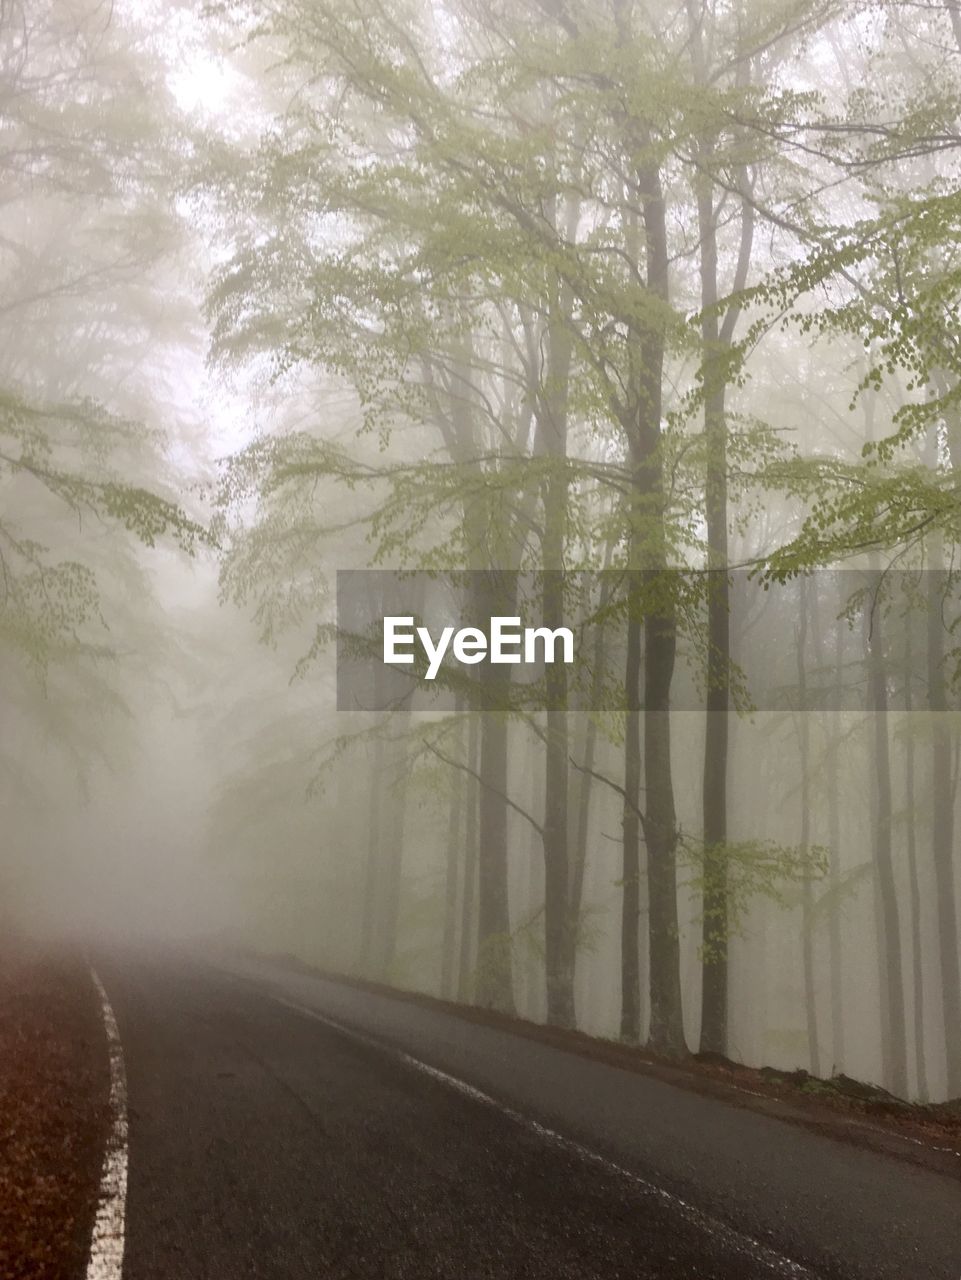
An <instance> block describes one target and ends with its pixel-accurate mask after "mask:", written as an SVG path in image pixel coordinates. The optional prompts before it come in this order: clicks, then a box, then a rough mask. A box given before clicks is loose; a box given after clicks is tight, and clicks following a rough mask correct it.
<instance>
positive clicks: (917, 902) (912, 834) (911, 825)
mask: <svg viewBox="0 0 961 1280" xmlns="http://www.w3.org/2000/svg"><path fill="white" fill-rule="evenodd" d="M912 623H913V615H912V611H911V609H910V608H909V609H908V610H907V611H906V613H905V619H904V626H905V636H904V709H905V712H906V713H907V717H908V725H907V729H908V732H907V737H906V739H905V744H904V790H905V797H904V799H905V806H906V809H907V812H906V815H905V821H906V843H907V854H908V878H909V880H910V885H911V974H912V979H913V985H914V992H913V994H914V1001H913V1004H914V1065H915V1071H916V1073H917V1082H918V1084H917V1094H918V1098H919V1099H920V1100H921V1101H922V1102H926V1101H927V1099H928V1067H927V1061H926V1056H925V1047H924V971H923V959H922V957H923V948H922V938H921V884H920V880H919V878H918V840H917V823H916V821H915V805H916V786H915V760H914V754H915V753H914V725H913V723H912V712H913V710H914V691H913V689H912V688H911V681H912V680H913V678H914V670H913V667H914V661H913V659H914V654H913V652H912V648H913V646H912V643H911V641H912V635H911V632H912V629H913V625H912Z"/></svg>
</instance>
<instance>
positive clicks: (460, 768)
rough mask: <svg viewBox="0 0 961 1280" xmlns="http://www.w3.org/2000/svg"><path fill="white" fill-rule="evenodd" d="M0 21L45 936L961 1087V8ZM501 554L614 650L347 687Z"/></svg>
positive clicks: (517, 7)
mask: <svg viewBox="0 0 961 1280" xmlns="http://www.w3.org/2000/svg"><path fill="white" fill-rule="evenodd" d="M0 60H2V72H0V121H2V129H0V175H2V195H0V200H2V204H0V219H2V222H0V274H2V279H3V284H4V287H3V290H2V291H0V332H2V341H0V493H2V507H0V698H2V709H3V710H2V718H0V832H2V853H0V876H2V885H3V908H2V910H3V920H4V922H5V923H6V924H9V923H10V922H11V921H28V922H29V924H30V927H31V928H32V929H34V930H36V931H37V932H38V933H43V932H45V931H50V932H54V933H64V932H66V933H71V934H77V935H81V936H84V937H101V938H102V937H105V936H108V935H109V936H130V937H134V938H143V937H147V936H153V935H157V936H162V937H165V938H170V939H184V938H190V939H206V940H208V941H210V942H211V943H216V944H217V945H224V946H228V947H232V948H246V949H249V950H251V951H254V952H259V953H262V954H278V953H279V954H285V955H289V956H295V957H298V958H299V959H300V960H301V961H303V962H304V963H307V964H311V965H315V966H317V967H318V968H319V969H322V970H324V971H327V972H331V973H338V974H346V975H352V976H355V977H360V978H364V979H368V980H371V981H375V982H379V983H385V984H388V985H390V986H394V987H398V988H403V989H407V990H414V991H419V992H425V993H428V994H432V995H435V996H440V997H443V998H444V999H446V1000H450V1001H456V1002H461V1003H467V1004H473V1005H476V1006H479V1007H481V1008H484V1009H489V1010H494V1011H498V1012H500V1013H504V1014H509V1015H515V1014H516V1015H517V1016H519V1017H521V1018H526V1019H530V1020H533V1021H536V1022H546V1023H548V1024H550V1025H551V1026H554V1027H558V1028H578V1029H580V1030H583V1031H585V1032H588V1033H589V1034H591V1035H594V1036H600V1037H608V1038H612V1039H620V1040H622V1041H624V1042H626V1043H628V1044H633V1045H645V1046H646V1047H647V1049H648V1050H650V1052H651V1053H653V1054H656V1055H660V1056H662V1057H664V1058H667V1059H681V1058H686V1057H687V1056H688V1055H691V1054H700V1055H702V1058H704V1059H705V1060H712V1058H730V1059H733V1060H735V1061H737V1062H743V1063H746V1064H749V1065H752V1066H761V1065H768V1064H769V1065H772V1066H775V1067H778V1068H783V1069H786V1070H791V1069H794V1068H803V1069H804V1070H805V1071H807V1072H809V1073H810V1076H811V1077H812V1078H815V1080H816V1081H817V1080H829V1079H830V1078H831V1077H832V1076H838V1075H840V1074H843V1075H845V1076H848V1077H852V1078H854V1079H857V1080H863V1081H869V1082H873V1083H875V1084H877V1085H880V1086H883V1088H885V1089H887V1090H889V1091H890V1092H891V1093H893V1094H895V1095H897V1096H898V1097H902V1098H909V1099H913V1100H921V1101H928V1100H930V1101H941V1100H945V1099H953V1098H958V1097H961V963H959V919H958V916H959V897H958V895H959V883H958V882H959V876H961V857H959V848H961V814H959V810H958V794H957V793H958V777H959V772H961V704H959V682H961V647H959V644H961V642H959V636H958V627H959V623H961V598H959V574H961V564H959V563H958V551H959V549H961V496H959V493H961V482H959V477H961V323H959V322H961V190H959V175H961V4H958V3H957V2H956V0H888V2H887V3H878V2H870V0H678V2H677V3H676V4H672V5H668V6H664V5H656V4H650V3H648V0H529V3H520V2H519V0H432V2H428V0H263V2H261V0H212V2H210V3H206V4H201V3H199V0H198V2H196V3H194V2H193V0H114V2H113V3H110V4H108V3H106V2H105V0H0ZM450 582H457V583H458V584H460V585H459V587H458V590H459V591H460V597H461V604H463V607H464V609H465V610H466V615H470V616H471V617H484V618H488V617H493V616H495V615H497V616H513V615H518V616H525V617H526V615H527V612H528V609H530V610H532V611H533V613H534V614H536V619H535V620H536V621H537V622H538V623H543V625H545V626H547V627H549V628H551V629H556V628H569V629H570V630H571V631H572V632H573V634H574V635H575V636H576V639H577V647H576V660H575V661H574V663H573V664H567V663H562V662H555V663H553V664H552V665H548V666H546V667H545V668H544V671H543V673H542V676H541V678H540V679H539V680H538V681H536V682H533V683H527V684H525V683H524V682H523V681H521V680H519V679H517V680H515V679H514V677H515V675H516V674H517V673H516V670H515V668H514V667H512V666H510V665H492V664H490V663H483V664H481V665H478V666H476V667H471V668H470V669H469V671H470V672H471V673H472V674H471V675H470V678H469V679H468V678H466V677H465V678H463V679H461V678H460V677H458V676H456V675H454V674H451V675H449V677H448V678H441V677H438V680H437V682H436V683H437V685H438V686H439V688H438V696H437V698H436V699H435V701H434V702H431V701H430V699H429V698H428V699H423V698H422V699H421V700H416V699H415V700H411V699H410V698H407V697H403V696H389V691H388V685H387V684H385V685H384V686H383V687H381V685H380V683H379V682H380V681H381V680H382V679H383V680H387V674H388V673H386V672H385V671H384V670H383V667H382V666H381V668H380V670H379V671H378V670H377V664H376V663H375V664H373V665H371V664H370V663H368V668H369V670H368V674H369V675H370V679H371V681H372V682H373V683H372V688H371V690H369V693H370V695H371V696H370V698H369V700H368V701H366V702H365V701H362V700H361V701H359V702H358V703H357V705H356V706H355V705H353V704H352V703H351V701H350V699H349V698H345V697H343V696H342V697H340V698H339V697H338V691H339V688H341V685H340V684H339V679H340V678H341V677H342V676H343V671H342V670H341V669H340V668H341V667H342V665H343V663H344V662H345V661H347V659H348V657H349V655H347V657H345V651H344V646H345V644H346V643H347V640H349V637H347V636H346V633H345V626H344V619H345V617H346V616H347V614H348V613H349V611H350V610H349V608H348V605H349V604H350V601H351V600H352V601H354V602H355V603H360V604H363V603H364V602H365V601H366V605H365V607H368V608H373V610H374V615H373V616H375V617H378V618H382V617H384V616H386V615H388V614H390V615H396V616H401V617H405V618H406V617H407V616H410V617H412V618H413V617H416V618H418V619H420V618H421V617H422V616H428V615H429V613H430V610H431V608H435V609H436V611H437V612H436V614H435V617H436V618H437V619H439V620H440V621H438V622H437V625H436V627H435V626H434V625H433V624H431V631H432V633H436V632H437V631H439V629H440V624H441V622H447V621H450V622H451V623H453V622H454V621H455V619H454V617H453V615H452V614H451V616H450V617H448V614H447V613H445V609H446V610H448V613H449V612H450V610H451V609H453V607H454V606H453V605H451V604H450V601H449V600H447V601H446V603H445V602H444V600H441V602H440V603H439V604H438V593H440V594H441V595H442V594H443V592H442V591H441V589H440V586H439V585H438V584H444V583H450ZM348 589H349V590H350V591H352V592H353V593H354V594H353V595H352V596H351V597H350V600H347V599H346V598H344V592H345V591H347V590H348ZM368 591H369V592H370V593H373V594H370V595H368V596H365V595H364V593H365V592H368ZM378 592H379V593H381V594H379V595H378V594H377V593H378ZM432 593H433V595H432ZM431 600H433V601H434V603H433V605H432V604H431ZM458 607H460V606H458ZM466 615H465V616H466ZM347 647H348V648H349V645H347ZM445 669H446V668H445ZM465 670H466V669H465ZM440 686H442V687H440ZM391 687H393V686H391ZM341 691H342V689H341Z"/></svg>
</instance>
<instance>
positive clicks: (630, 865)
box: [621, 610, 641, 1044]
mask: <svg viewBox="0 0 961 1280" xmlns="http://www.w3.org/2000/svg"><path fill="white" fill-rule="evenodd" d="M640 675H641V619H640V617H635V616H634V614H633V610H632V612H631V614H630V615H629V617H628V620H627V660H626V671H625V680H624V702H625V709H624V715H625V726H624V793H625V800H624V810H623V817H622V827H623V854H622V865H621V885H622V890H621V1039H622V1040H626V1041H627V1042H628V1043H629V1044H636V1043H637V1041H638V1040H640V1038H641V985H640V982H641V974H640V936H639V916H640V905H641V886H640V876H641V863H640V839H641V824H640V819H639V817H638V812H639V810H638V805H639V803H640V789H641V726H640V711H639V706H640Z"/></svg>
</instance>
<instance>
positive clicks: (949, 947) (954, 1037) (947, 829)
mask: <svg viewBox="0 0 961 1280" xmlns="http://www.w3.org/2000/svg"><path fill="white" fill-rule="evenodd" d="M929 555H930V563H931V566H932V571H931V572H929V574H928V579H927V581H928V611H927V619H928V634H927V668H928V673H927V674H928V710H929V711H930V712H931V713H932V715H931V853H932V860H933V862H934V876H935V884H936V886H937V892H938V948H939V958H940V962H941V1008H942V1018H943V1023H944V1048H945V1069H946V1074H947V1094H948V1097H950V1098H953V1097H958V1096H961V972H959V959H958V919H957V907H956V897H955V894H956V886H955V873H954V787H953V785H952V778H951V732H950V726H949V725H948V723H947V715H946V714H945V713H946V712H947V709H948V698H947V689H946V685H945V677H944V659H945V654H944V622H943V610H944V588H945V575H944V573H943V570H942V564H943V561H942V552H941V546H940V543H939V542H935V541H934V540H932V545H931V547H930V551H929Z"/></svg>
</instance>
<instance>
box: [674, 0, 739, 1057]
mask: <svg viewBox="0 0 961 1280" xmlns="http://www.w3.org/2000/svg"><path fill="white" fill-rule="evenodd" d="M708 12H709V10H708V6H707V5H706V4H704V3H703V2H701V3H698V0H688V23H689V27H690V32H691V39H690V49H691V57H692V61H693V68H694V77H695V80H696V82H697V83H698V84H699V85H700V86H702V87H703V88H704V90H705V92H707V88H708V83H709V68H708V66H707V57H706V53H705V39H704V35H705V32H704V25H705V22H706V21H707V18H708ZM749 65H750V64H749V62H748V61H747V60H745V59H742V60H741V62H740V63H739V64H738V72H737V85H738V87H739V88H743V87H746V85H747V75H748V71H749ZM715 147H716V141H715V138H714V137H713V136H712V135H711V134H709V133H708V134H705V135H703V136H702V137H701V138H699V139H698V141H697V143H696V161H697V176H696V179H695V189H696V197H697V221H698V236H699V241H700V276H701V344H702V370H703V380H704V381H703V388H704V435H705V443H706V474H705V484H704V509H705V522H706V525H707V561H708V569H709V570H710V571H711V572H710V573H709V576H708V597H707V664H706V665H707V670H706V672H705V676H706V685H707V698H706V715H705V725H704V773H703V786H702V833H703V840H704V877H703V879H704V901H703V912H702V919H703V924H702V945H701V954H702V963H701V1036H700V1048H701V1052H702V1053H720V1054H726V1053H727V1047H728V1043H727V1042H728V1029H727V1023H728V931H729V906H728V886H727V875H728V865H727V848H726V846H727V838H728V836H727V786H728V758H729V744H730V721H729V715H730V700H731V699H730V662H731V620H730V605H731V597H730V580H729V577H728V570H727V565H728V529H727V524H728V482H727V445H728V429H727V415H726V405H725V400H726V392H727V376H728V374H727V367H728V366H727V356H728V355H729V353H730V348H731V343H732V341H733V337H734V331H735V328H736V326H737V321H738V318H739V315H740V303H739V301H738V299H737V295H738V294H739V293H740V291H741V290H742V289H743V288H744V285H745V283H746V281H747V274H748V268H749V264H750V259H751V251H752V248H753V242H754V212H753V204H752V203H751V201H750V200H749V199H748V189H749V182H748V173H747V169H746V167H745V166H744V165H738V164H736V165H735V166H734V168H735V172H736V173H737V180H738V184H739V186H740V187H741V195H742V199H741V242H740V246H739V249H738V257H737V263H736V266H735V271H734V280H733V287H732V293H733V294H734V300H733V301H732V302H730V303H729V304H728V306H727V308H726V310H725V313H724V316H723V320H722V319H721V317H720V315H719V313H718V301H719V294H720V287H719V283H718V249H717V229H718V216H719V215H718V210H717V209H716V207H715V192H716V190H717V185H716V183H715V181H714V178H713V176H712V174H713V171H714V169H715V168H716V163H717V162H716V157H715Z"/></svg>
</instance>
